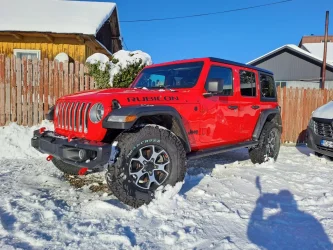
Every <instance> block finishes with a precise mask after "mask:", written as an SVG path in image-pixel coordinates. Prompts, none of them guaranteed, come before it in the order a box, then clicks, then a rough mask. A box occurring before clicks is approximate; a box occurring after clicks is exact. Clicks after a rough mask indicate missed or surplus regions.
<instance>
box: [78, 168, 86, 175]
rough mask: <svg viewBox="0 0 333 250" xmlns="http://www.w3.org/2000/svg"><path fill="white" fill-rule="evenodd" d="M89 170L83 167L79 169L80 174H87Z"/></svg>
mask: <svg viewBox="0 0 333 250" xmlns="http://www.w3.org/2000/svg"><path fill="white" fill-rule="evenodd" d="M87 171H88V168H81V169H80V170H79V173H78V174H79V175H85V174H86V173H87Z"/></svg>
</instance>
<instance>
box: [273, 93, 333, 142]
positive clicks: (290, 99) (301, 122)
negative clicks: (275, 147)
mask: <svg viewBox="0 0 333 250" xmlns="http://www.w3.org/2000/svg"><path fill="white" fill-rule="evenodd" d="M278 99H279V105H280V106H281V109H282V126H283V133H282V142H293V143H303V142H305V135H306V128H307V125H308V123H309V119H310V117H311V113H312V111H314V110H315V109H317V108H318V107H320V106H322V105H324V104H326V103H328V102H329V101H331V100H333V90H327V89H325V90H321V89H304V88H278Z"/></svg>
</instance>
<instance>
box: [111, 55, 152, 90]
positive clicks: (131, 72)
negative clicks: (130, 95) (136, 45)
mask: <svg viewBox="0 0 333 250" xmlns="http://www.w3.org/2000/svg"><path fill="white" fill-rule="evenodd" d="M151 64H152V60H151V57H150V55H148V54H147V53H145V52H142V51H141V50H136V51H132V52H130V51H125V50H120V51H118V52H116V53H114V54H113V60H112V61H111V71H110V85H111V86H112V87H128V86H129V85H130V84H131V83H132V82H133V80H134V78H135V77H136V76H137V74H138V73H139V72H140V70H141V69H142V68H143V67H145V66H147V65H151Z"/></svg>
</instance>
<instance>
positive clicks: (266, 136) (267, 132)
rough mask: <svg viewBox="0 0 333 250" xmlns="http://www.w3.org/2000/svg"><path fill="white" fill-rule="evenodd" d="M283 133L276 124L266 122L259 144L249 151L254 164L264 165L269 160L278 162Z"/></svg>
mask: <svg viewBox="0 0 333 250" xmlns="http://www.w3.org/2000/svg"><path fill="white" fill-rule="evenodd" d="M280 140H281V132H280V129H279V127H278V125H277V124H276V123H273V122H266V124H265V126H264V128H263V130H262V132H261V135H260V137H259V144H258V145H257V146H256V147H253V148H250V149H249V154H250V158H251V161H252V163H254V164H256V163H259V164H261V163H263V162H266V161H268V160H269V158H272V159H274V161H276V159H277V157H278V155H279V151H280Z"/></svg>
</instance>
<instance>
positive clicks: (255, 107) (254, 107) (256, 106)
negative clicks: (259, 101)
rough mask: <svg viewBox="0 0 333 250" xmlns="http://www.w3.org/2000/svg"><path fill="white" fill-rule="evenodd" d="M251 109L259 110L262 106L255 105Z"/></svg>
mask: <svg viewBox="0 0 333 250" xmlns="http://www.w3.org/2000/svg"><path fill="white" fill-rule="evenodd" d="M251 108H253V109H259V108H260V106H258V105H253V106H251Z"/></svg>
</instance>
